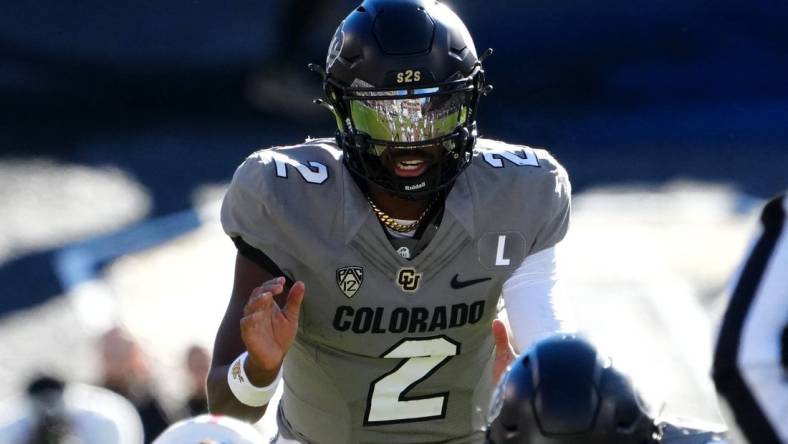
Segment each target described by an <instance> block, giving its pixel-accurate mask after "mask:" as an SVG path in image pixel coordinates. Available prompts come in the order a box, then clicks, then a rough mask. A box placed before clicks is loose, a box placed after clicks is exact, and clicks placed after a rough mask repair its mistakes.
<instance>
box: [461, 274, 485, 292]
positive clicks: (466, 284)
mask: <svg viewBox="0 0 788 444" xmlns="http://www.w3.org/2000/svg"><path fill="white" fill-rule="evenodd" d="M459 277H460V275H459V274H455V275H454V277H453V278H451V288H453V289H455V290H459V289H460V288H465V287H470V286H471V285H474V284H478V283H481V282H484V281H489V280H491V279H492V278H489V277H486V278H480V279H470V280H467V281H460V279H459Z"/></svg>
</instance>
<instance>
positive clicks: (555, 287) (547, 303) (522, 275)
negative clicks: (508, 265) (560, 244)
mask: <svg viewBox="0 0 788 444" xmlns="http://www.w3.org/2000/svg"><path fill="white" fill-rule="evenodd" d="M503 299H504V303H505V305H506V314H507V317H508V319H509V326H510V328H511V330H512V334H513V335H514V337H513V342H514V346H515V349H517V351H524V350H527V349H528V348H529V347H530V346H531V345H532V344H533V343H535V342H536V341H538V340H539V339H541V338H543V337H544V336H546V335H548V334H550V333H553V332H556V331H571V330H573V329H574V326H573V322H572V321H571V316H569V313H568V311H569V310H568V308H567V306H566V304H565V303H564V298H563V296H562V294H561V289H560V285H559V283H558V260H557V255H556V251H555V247H550V248H547V249H544V250H542V251H540V252H538V253H535V254H532V255H530V256H528V257H526V258H525V260H523V263H522V264H521V265H520V267H518V268H517V269H516V270H515V271H514V273H513V274H512V275H511V277H509V279H507V280H506V281H505V282H504V284H503Z"/></svg>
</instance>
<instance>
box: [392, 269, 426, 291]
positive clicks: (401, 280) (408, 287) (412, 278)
mask: <svg viewBox="0 0 788 444" xmlns="http://www.w3.org/2000/svg"><path fill="white" fill-rule="evenodd" d="M419 281H421V273H416V269H415V268H401V269H400V270H399V273H397V284H399V288H401V289H402V291H404V292H405V293H415V292H416V290H418V289H419Z"/></svg>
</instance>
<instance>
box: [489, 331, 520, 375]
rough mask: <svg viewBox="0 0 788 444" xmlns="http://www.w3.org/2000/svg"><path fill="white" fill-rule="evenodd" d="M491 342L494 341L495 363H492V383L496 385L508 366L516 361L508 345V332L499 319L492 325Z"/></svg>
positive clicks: (511, 348)
mask: <svg viewBox="0 0 788 444" xmlns="http://www.w3.org/2000/svg"><path fill="white" fill-rule="evenodd" d="M492 334H493V340H494V341H495V361H494V362H493V383H494V384H498V381H499V380H500V379H501V375H503V374H504V372H505V371H506V368H507V367H509V364H511V363H512V361H514V360H515V359H517V354H516V353H515V352H514V348H513V347H512V344H511V343H509V332H507V331H506V325H505V324H504V323H503V321H501V320H500V319H495V320H494V321H493V324H492Z"/></svg>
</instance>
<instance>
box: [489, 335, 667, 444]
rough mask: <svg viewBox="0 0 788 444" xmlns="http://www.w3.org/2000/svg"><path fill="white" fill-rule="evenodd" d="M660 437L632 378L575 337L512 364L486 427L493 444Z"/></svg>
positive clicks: (542, 346)
mask: <svg viewBox="0 0 788 444" xmlns="http://www.w3.org/2000/svg"><path fill="white" fill-rule="evenodd" d="M659 435H660V431H659V429H658V427H657V426H656V425H655V424H654V420H653V419H652V418H651V417H650V416H649V414H648V413H647V411H646V409H645V408H644V407H643V403H642V401H641V400H640V397H639V395H638V394H637V392H636V391H635V389H634V388H633V386H632V383H631V382H630V380H629V378H627V377H626V376H625V375H623V374H622V373H620V372H619V371H618V370H616V369H615V368H613V366H612V365H611V364H610V362H606V361H605V360H604V359H602V358H601V357H600V356H599V355H598V354H597V351H596V349H595V348H594V346H593V345H591V344H590V343H589V342H587V341H586V340H584V339H581V338H579V337H577V336H576V335H571V334H556V335H554V336H551V337H549V338H547V339H544V340H542V341H540V342H538V343H537V344H536V345H535V346H534V347H533V348H531V350H530V351H529V352H528V353H526V354H524V355H522V356H520V357H519V358H518V359H517V360H516V361H515V362H514V363H513V364H512V366H511V369H510V370H509V372H508V373H507V374H506V375H505V376H504V377H503V378H502V380H501V383H500V384H499V385H498V388H497V389H496V391H495V395H494V396H493V401H492V405H491V408H490V416H489V419H488V426H487V443H488V444H525V443H528V444H608V443H616V444H650V443H655V442H659Z"/></svg>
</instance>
